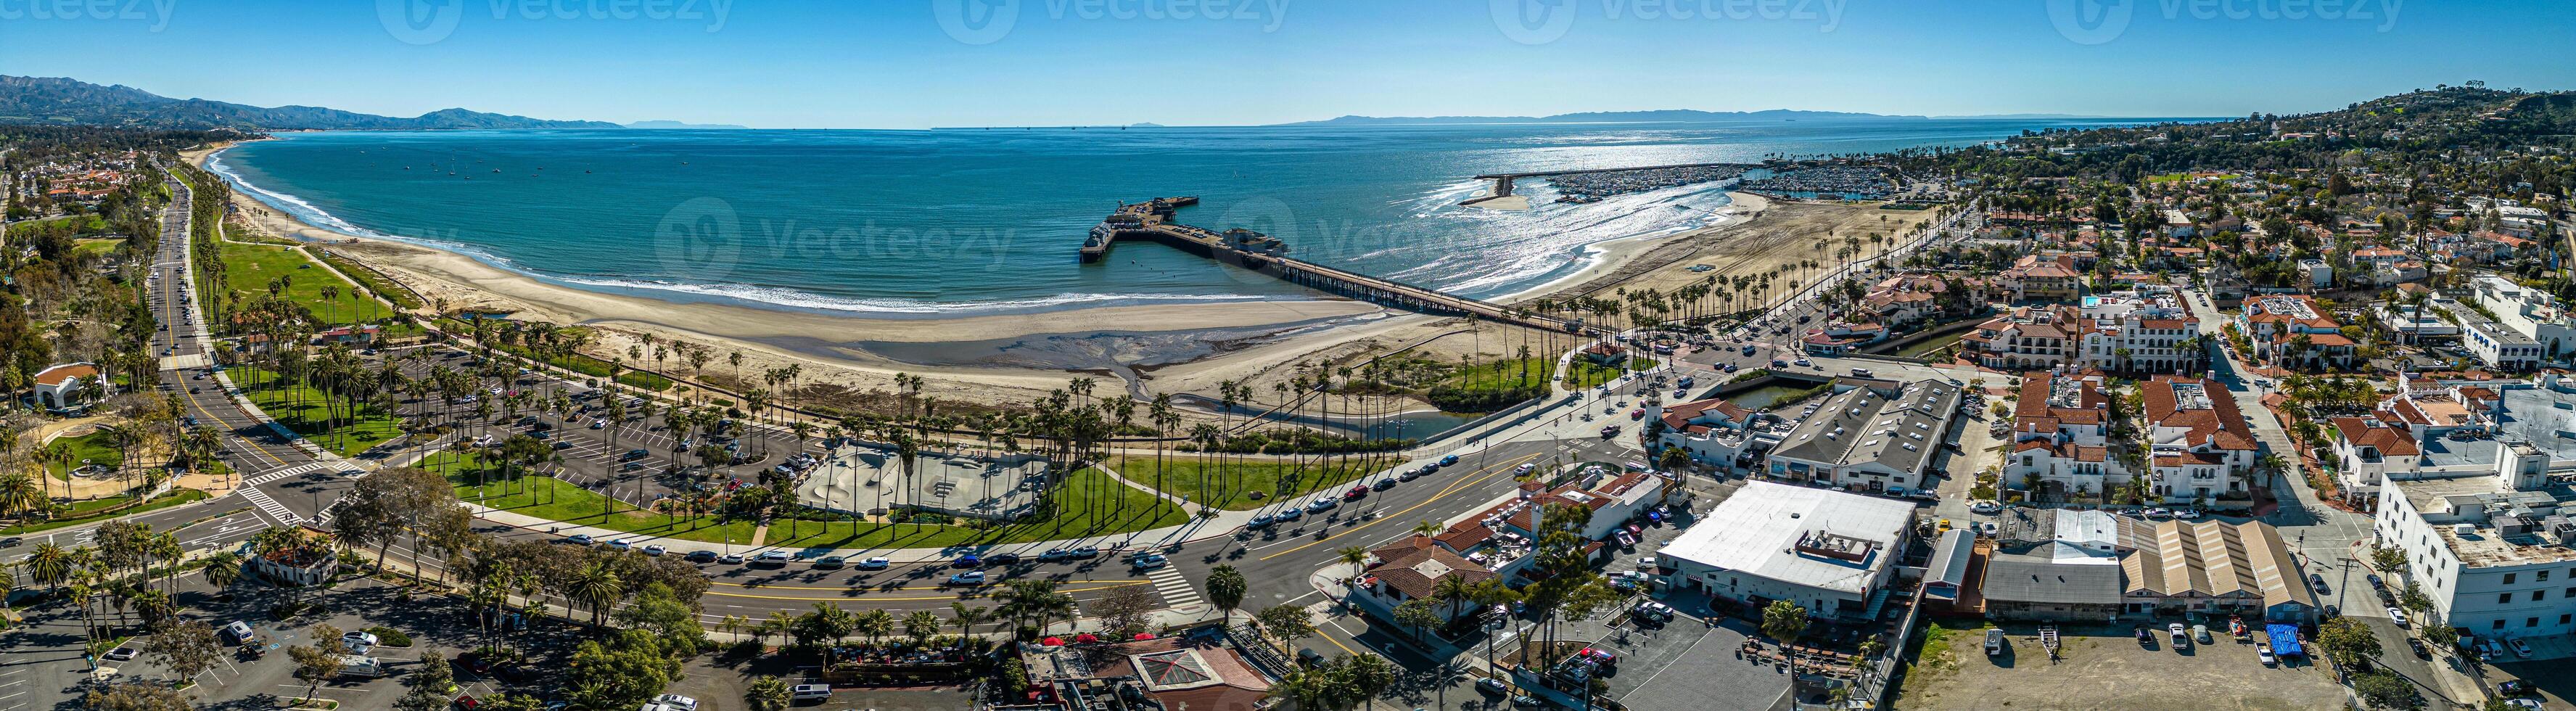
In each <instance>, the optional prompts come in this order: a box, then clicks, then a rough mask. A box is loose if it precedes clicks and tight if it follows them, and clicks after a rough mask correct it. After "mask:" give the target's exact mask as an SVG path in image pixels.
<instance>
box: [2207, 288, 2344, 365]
mask: <svg viewBox="0 0 2576 711" xmlns="http://www.w3.org/2000/svg"><path fill="white" fill-rule="evenodd" d="M2236 327H2237V328H2238V329H2241V330H2243V331H2244V333H2245V338H2246V340H2247V341H2248V342H2250V343H2251V344H2253V346H2254V355H2255V356H2257V357H2259V358H2261V359H2263V360H2265V361H2268V362H2271V363H2272V364H2274V365H2280V366H2284V367H2292V366H2297V367H2310V368H2337V369H2349V368H2351V367H2352V360H2353V354H2354V353H2355V352H2356V349H2357V347H2358V344H2355V343H2353V341H2352V339H2351V338H2349V337H2346V336H2344V335H2343V324H2340V323H2336V322H2335V320H2334V318H2333V317H2331V316H2329V315H2327V314H2326V313H2325V312H2324V310H2322V309H2319V308H2317V302H2316V300H2315V299H2313V298H2310V297H2308V296H2307V295H2305V294H2267V295H2263V296H2257V297H2254V298H2251V299H2246V300H2245V311H2244V312H2243V313H2241V314H2239V315H2237V317H2236Z"/></svg>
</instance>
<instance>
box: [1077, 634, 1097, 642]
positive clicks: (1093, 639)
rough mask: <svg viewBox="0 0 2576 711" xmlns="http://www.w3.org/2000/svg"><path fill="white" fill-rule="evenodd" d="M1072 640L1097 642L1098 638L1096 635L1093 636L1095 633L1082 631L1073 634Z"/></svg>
mask: <svg viewBox="0 0 2576 711" xmlns="http://www.w3.org/2000/svg"><path fill="white" fill-rule="evenodd" d="M1073 641H1076V642H1098V641H1100V638H1099V637H1098V636H1095V635H1093V634H1091V633H1089V632H1084V633H1082V634H1078V635H1074V636H1073Z"/></svg>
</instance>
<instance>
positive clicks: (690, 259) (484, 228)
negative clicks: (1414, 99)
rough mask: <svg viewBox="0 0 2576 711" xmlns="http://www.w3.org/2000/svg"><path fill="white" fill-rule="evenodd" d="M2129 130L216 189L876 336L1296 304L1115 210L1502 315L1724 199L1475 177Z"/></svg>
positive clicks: (278, 157) (1448, 147) (848, 138)
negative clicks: (1030, 316) (1176, 306)
mask: <svg viewBox="0 0 2576 711" xmlns="http://www.w3.org/2000/svg"><path fill="white" fill-rule="evenodd" d="M2106 123H2127V121H2043V120H1937V121H1871V122H1827V123H1816V122H1786V123H1762V124H1616V125H1477V126H1401V127H1260V128H1255V127H1247V128H1135V129H1127V130H1120V129H1116V128H1105V129H1104V128H1086V129H1081V130H1068V129H1061V128H1058V129H1039V130H1020V129H994V130H977V129H962V130H935V131H857V130H831V131H825V130H812V131H808V130H739V131H646V130H588V131H442V132H324V133H299V134H286V135H284V136H283V137H282V138H281V139H280V140H275V141H261V142H254V143H250V144H245V145H241V146H237V147H235V148H232V149H230V150H227V151H225V152H223V153H221V154H219V155H218V156H217V159H216V160H215V162H214V163H213V164H212V165H213V166H214V167H215V168H216V170H217V171H218V172H220V173H222V174H224V175H225V176H227V177H228V178H230V179H232V180H234V181H235V182H236V183H237V184H238V186H239V187H241V188H242V189H244V190H246V191H247V192H249V193H250V194H252V195H253V196H255V197H258V198H259V199H261V200H263V201H265V202H268V203H270V204H272V205H275V206H277V207H280V208H283V209H285V210H287V211H289V212H291V213H294V214H296V215H298V216H299V217H302V218H303V219H305V220H307V221H309V222H313V223H315V224H319V225H323V226H325V227H330V228H333V229H338V230H342V231H346V232H351V233H355V234H362V235H381V236H389V237H395V238H401V239H406V240H412V241H417V242H421V243H425V244H430V245H433V246H438V247H443V248H446V249H451V250H455V251H459V252H463V253H466V254H469V255H473V256H474V257H476V258H478V259H481V260H483V261H485V262H487V263H491V264H494V265H497V266H502V267H505V268H508V269H511V270H514V271H518V272H521V273H525V274H529V275H531V276H535V277H538V278H542V279H546V280H550V281H554V282H557V283H561V284H566V285H570V286H576V287H580V288H588V289H595V290H602V291H612V292H623V293H632V294H637V295H643V296H651V297H656V298H663V299H669V300H680V301H694V300H720V301H728V302H735V303H741V304H746V305H753V306H762V307H768V308H783V309H795V310H810V311H820V312H827V313H848V314H853V315H866V316H876V317H935V316H941V315H964V314H976V313H995V312H1008V311H1028V310H1043V309H1054V308H1066V307H1073V306H1090V305H1111V304H1139V303H1166V302H1189V301H1206V300H1247V299H1270V298H1302V297H1306V296H1311V294H1310V293H1307V292H1303V291H1301V290H1299V289H1297V288H1295V287H1291V286H1288V285H1285V284H1281V283H1277V282H1274V281H1272V280H1269V279H1267V278H1264V277H1260V276H1258V275H1253V274H1248V273H1244V272H1241V271H1240V270H1232V269H1229V268H1226V267H1220V266H1217V265H1214V264H1211V263H1208V262H1206V261H1204V260H1200V259H1198V258H1195V257H1190V256H1188V255H1184V254H1181V253H1179V252H1177V251H1173V250H1170V249H1167V248H1162V247H1158V246H1151V245H1134V246H1127V247H1121V248H1120V249H1119V250H1117V251H1116V252H1115V253H1113V255H1112V256H1111V257H1110V258H1109V259H1107V260H1104V261H1103V262H1101V263H1098V264H1091V265H1084V264H1079V263H1077V261H1076V259H1075V251H1074V250H1075V247H1076V246H1077V245H1079V244H1080V243H1081V241H1082V238H1083V236H1084V233H1085V232H1086V231H1087V230H1088V229H1089V228H1090V226H1091V225H1092V224H1094V223H1096V222H1098V221H1099V220H1100V218H1101V217H1102V216H1103V215H1106V214H1108V213H1109V212H1110V211H1111V210H1113V209H1114V208H1116V207H1117V204H1118V202H1119V201H1122V200H1124V201H1138V200H1143V199H1146V198H1151V197H1158V196H1173V195H1196V196H1199V197H1201V198H1202V200H1203V203H1202V204H1201V205H1200V206H1198V207H1193V208H1188V209H1185V210H1183V211H1181V213H1180V216H1181V219H1182V221H1184V222H1188V223H1190V224H1195V225H1199V226H1202V227H1210V228H1216V229H1225V228H1230V227H1245V228H1250V229H1256V230H1260V231H1263V232H1267V233H1270V234H1272V235H1274V236H1278V237H1280V238H1282V239H1285V240H1286V241H1287V242H1288V243H1289V245H1290V246H1291V249H1292V254H1293V255H1294V256H1297V257H1299V258H1302V259H1307V260H1311V261H1316V262H1321V263H1325V264H1331V265H1335V266H1339V267H1343V268H1348V269H1354V270H1357V271H1361V272H1365V273H1370V274H1376V275H1381V276H1389V277H1393V278H1397V279H1402V280H1406V281H1409V282H1413V283H1417V284H1423V285H1428V286H1434V287H1439V288H1445V289H1451V290H1455V291H1458V292H1461V293H1465V294H1468V295H1472V296H1480V297H1492V296H1499V295H1504V294H1509V293H1513V292H1517V291H1522V290H1526V289H1529V288H1533V287H1536V286H1539V285H1542V284H1545V283H1547V282H1549V281H1552V280H1555V279H1559V278H1562V277H1564V276H1566V275H1568V274H1570V273H1572V272H1574V271H1576V270H1579V269H1580V268H1581V267H1582V266H1583V265H1584V256H1585V254H1586V249H1585V245H1589V244H1592V243H1596V242H1600V241H1603V240H1609V239H1615V238H1620V237H1628V236H1635V235H1646V234H1659V233H1669V232H1675V231H1679V230H1685V229H1689V228H1691V227H1695V226H1698V225H1700V224H1704V223H1706V222H1707V221H1708V220H1710V219H1711V218H1712V216H1713V212H1712V210H1714V209H1716V208H1718V207H1720V206H1723V205H1724V204H1725V202H1726V200H1725V197H1724V195H1723V194H1722V192H1723V190H1722V189H1721V187H1720V186H1715V185H1697V186H1684V187H1679V188H1671V189H1666V190H1660V191H1655V192H1651V193H1644V194H1638V195H1629V196H1624V197H1620V198H1616V199H1611V200H1606V201H1603V202H1598V203H1591V204H1585V205H1570V204H1555V203H1551V202H1550V200H1551V199H1552V197H1553V191H1552V190H1550V189H1549V188H1548V187H1547V186H1546V185H1545V184H1544V183H1543V182H1537V181H1524V182H1523V183H1522V184H1521V192H1522V193H1523V194H1526V195H1529V196H1530V197H1531V198H1532V201H1533V203H1534V204H1535V205H1536V208H1535V209H1532V210H1529V211H1522V212H1502V211H1491V210H1481V209H1475V208H1465V207H1459V206H1457V203H1458V202H1459V201H1461V200H1465V199H1467V198H1470V197H1473V196H1475V195H1478V194H1480V193H1482V192H1483V191H1484V190H1485V189H1486V185H1485V184H1484V183H1482V182H1479V181H1475V180H1472V179H1471V176H1474V175H1477V174H1481V173H1494V172H1520V171H1532V170H1549V169H1567V168H1597V167H1617V166H1634V165H1655V164H1670V163H1692V162H1710V161H1742V162H1754V161H1758V160H1760V159H1762V158H1764V157H1767V156H1772V155H1775V154H1791V155H1815V154H1829V153H1860V152H1874V151H1887V150H1895V149H1899V148H1906V147H1912V146H1927V145H1953V146H1956V145H1968V144H1974V143H1978V142H1983V141H1990V140H1996V139H2000V138H2003V137H2006V136H2010V135H2014V134H2017V133H2020V132H2021V131H2024V130H2033V129H2044V128H2049V127H2062V126H2086V125H2102V124H2106Z"/></svg>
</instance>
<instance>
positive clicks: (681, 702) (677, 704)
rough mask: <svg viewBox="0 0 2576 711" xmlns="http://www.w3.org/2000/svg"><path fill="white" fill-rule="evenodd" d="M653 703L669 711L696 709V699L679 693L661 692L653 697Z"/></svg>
mask: <svg viewBox="0 0 2576 711" xmlns="http://www.w3.org/2000/svg"><path fill="white" fill-rule="evenodd" d="M653 703H656V704H661V705H662V708H666V709H670V710H671V711H698V700H697V699H692V698H689V697H686V696H681V695H679V694H663V695H661V696H656V697H653Z"/></svg>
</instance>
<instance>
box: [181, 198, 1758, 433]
mask: <svg viewBox="0 0 2576 711" xmlns="http://www.w3.org/2000/svg"><path fill="white" fill-rule="evenodd" d="M219 149H220V147H216V148H210V149H204V150H198V151H192V152H189V153H187V154H186V155H185V157H186V159H187V160H189V161H190V162H192V163H196V164H198V165H200V166H202V165H203V163H204V160H205V158H206V156H208V155H210V154H211V153H212V152H213V151H214V150H219ZM1733 197H1734V199H1735V200H1736V203H1735V204H1733V205H1730V206H1729V207H1727V208H1724V211H1725V213H1726V214H1725V215H1724V216H1723V217H1722V218H1721V219H1720V220H1718V223H1719V224H1716V225H1714V226H1711V227H1707V228H1702V229H1697V230H1692V231H1688V232H1682V233H1674V234H1664V235H1647V236H1641V237H1634V238H1628V239H1621V240H1613V241H1610V242H1605V243H1600V244H1596V245H1594V246H1592V247H1591V248H1590V249H1591V255H1590V257H1589V260H1590V261H1591V264H1590V265H1589V266H1588V267H1587V268H1585V269H1583V270H1581V271H1579V272H1577V273H1575V274H1572V275H1569V276H1568V277H1566V278H1564V279H1560V280H1558V281H1556V282H1554V283H1551V284H1548V285H1546V286H1542V287H1540V288H1537V289H1533V290H1530V291H1528V292H1524V293H1522V294H1517V295H1514V296H1512V297H1508V298H1506V299H1504V300H1506V301H1515V300H1523V299H1530V298H1537V297H1539V296H1543V295H1547V294H1551V293H1556V292H1558V291H1561V290H1564V289H1567V288H1570V287H1575V286H1579V285H1586V284H1590V283H1593V282H1598V281H1600V280H1602V279H1606V278H1624V277H1622V276H1620V275H1621V274H1622V273H1623V272H1622V270H1623V269H1629V268H1631V265H1633V264H1634V263H1636V262H1637V261H1638V260H1639V258H1640V257H1642V256H1646V255H1649V254H1650V253H1654V252H1656V251H1657V250H1658V249H1659V248H1669V247H1670V246H1672V245H1691V246H1692V247H1693V248H1694V249H1696V248H1698V247H1699V246H1704V245H1705V244H1706V243H1709V242H1712V241H1721V240H1722V239H1723V238H1724V236H1725V235H1727V234H1730V233H1731V232H1732V231H1734V230H1735V229H1736V228H1737V227H1740V226H1742V225H1743V224H1745V223H1746V222H1748V221H1751V220H1753V219H1754V218H1755V217H1756V216H1758V215H1760V214H1761V212H1762V211H1763V209H1764V208H1765V206H1766V203H1765V202H1764V201H1763V200H1762V198H1760V197H1758V196H1751V195H1744V194H1741V193H1738V194H1734V196H1733ZM233 202H234V204H235V207H236V211H237V212H236V215H235V217H234V220H233V223H234V224H236V225H239V226H243V227H247V228H249V229H250V230H253V231H255V232H259V233H266V234H268V235H273V236H278V237H286V238H291V239H296V240H300V241H305V242H314V243H323V244H325V245H327V246H328V248H329V249H331V250H332V251H334V252H336V253H339V254H341V255H343V256H346V257H349V258H351V259H355V260H357V261H360V262H362V263H364V264H366V265H368V266H371V267H374V268H376V269H379V270H382V271H384V272H385V273H386V274H388V275H390V276H392V277H393V278H394V279H395V280H396V281H398V282H401V283H402V284H404V285H405V286H408V287H410V288H411V289H413V290H414V291H417V292H419V293H420V294H421V295H422V296H424V297H426V298H427V299H428V300H430V301H431V302H432V303H433V304H434V305H435V306H437V307H443V309H444V310H446V311H448V312H454V311H457V310H469V309H470V310H481V311H493V312H506V313H508V314H510V315H511V317H512V318H519V319H528V320H535V321H545V322H551V323H555V324H559V325H582V326H589V327H592V328H594V329H596V330H598V331H599V335H600V337H599V338H598V339H597V342H596V343H595V344H594V345H593V346H591V350H592V351H593V352H594V353H595V354H619V353H624V352H625V351H626V350H627V347H628V346H629V345H630V344H632V343H634V342H636V340H637V339H638V337H639V334H647V333H649V334H652V335H653V336H655V337H656V338H659V339H664V340H670V339H677V340H680V341H686V342H692V343H697V344H701V345H707V346H710V347H712V348H713V349H714V350H715V352H716V354H717V357H716V362H715V363H712V364H710V365H709V366H708V367H707V369H706V372H704V373H690V372H687V371H685V370H683V369H682V366H679V365H678V364H677V361H676V360H675V361H673V363H672V369H673V370H675V371H679V372H676V373H674V374H676V375H680V376H683V377H690V378H692V379H699V380H703V381H706V382H710V383H712V384H715V385H718V386H723V387H729V388H738V387H740V386H743V385H746V384H745V383H739V382H736V381H735V379H734V378H733V377H732V376H731V375H730V374H731V372H732V371H733V370H734V369H733V368H731V367H730V366H728V365H726V364H725V355H726V354H727V353H729V352H731V351H737V350H738V351H740V352H742V353H743V354H744V357H745V363H744V366H743V368H742V369H741V370H742V371H743V372H744V373H747V374H755V378H754V379H755V380H756V374H757V373H759V372H762V371H765V370H767V369H768V368H773V367H779V366H782V365H785V364H790V363H799V364H804V365H805V368H804V369H805V370H806V371H807V375H806V377H805V380H806V381H807V382H810V383H812V384H813V385H812V386H809V388H808V389H809V391H813V392H816V393H821V395H819V396H817V397H816V399H815V402H814V404H834V405H839V406H844V407H848V406H861V407H864V406H866V405H867V404H868V401H869V400H871V399H874V398H876V397H883V395H884V394H885V393H890V392H892V391H893V389H894V375H895V374H897V373H906V374H912V375H921V376H925V378H926V379H927V380H928V382H927V384H926V386H925V388H924V394H925V395H929V396H933V397H937V398H939V399H941V400H943V401H947V402H953V403H973V404H978V405H987V406H1008V405H1015V404H1021V403H1026V402H1030V401H1032V400H1034V399H1037V398H1038V397H1041V396H1043V394H1044V393H1045V391H1047V390H1049V389H1052V388H1058V387H1062V386H1063V385H1064V383H1065V382H1066V381H1067V380H1068V379H1070V378H1074V377H1085V376H1107V377H1106V378H1104V379H1126V380H1129V381H1130V384H1129V387H1128V388H1127V389H1128V390H1129V391H1130V392H1131V393H1133V394H1136V395H1138V396H1140V397H1150V396H1151V395H1153V394H1155V393H1166V392H1168V393H1188V392H1213V391H1214V390H1215V389H1216V385H1217V384H1218V383H1219V382H1221V381H1228V380H1231V381H1237V382H1246V383H1253V384H1255V386H1256V387H1259V388H1262V390H1261V391H1263V392H1267V391H1268V386H1267V385H1266V384H1265V383H1267V382H1268V381H1270V380H1275V379H1284V378H1286V377H1289V375H1288V373H1291V372H1293V367H1294V366H1297V365H1307V366H1310V367H1311V366H1314V365H1318V364H1323V363H1343V362H1349V361H1352V360H1365V359H1366V358H1367V357H1369V356H1371V355H1373V354H1378V353H1384V352H1388V351H1392V350H1395V349H1398V348H1403V347H1407V346H1414V347H1417V348H1418V349H1419V350H1420V352H1423V353H1427V354H1431V355H1435V356H1436V357H1440V358H1443V359H1455V358H1457V357H1458V356H1460V355H1475V356H1481V357H1501V356H1504V355H1507V354H1508V353H1510V352H1511V350H1512V345H1516V343H1517V342H1516V341H1515V340H1514V339H1513V338H1511V337H1510V336H1509V335H1508V334H1509V333H1510V332H1511V331H1514V330H1515V329H1511V328H1509V327H1504V326H1497V325H1494V324H1482V325H1480V326H1478V327H1477V328H1476V329H1475V331H1473V332H1468V331H1466V330H1464V329H1466V327H1467V325H1468V324H1467V323H1466V321H1465V320H1463V319H1452V318H1443V317H1433V316H1425V315H1421V314H1415V313H1411V312H1405V311H1398V310H1391V309H1385V308H1382V307H1378V306H1376V305H1372V304H1367V303H1363V302H1357V301H1352V300H1347V299H1339V298H1329V297H1319V298H1316V299H1312V300H1280V301H1254V302H1235V303H1207V304H1185V305H1142V306H1107V307H1094V308H1083V309H1074V310H1062V311H1048V312H1040V313H1022V314H999V315H983V316H968V317H958V318H944V319H912V318H906V319H883V318H866V317H859V316H852V315H840V314H829V313H819V312H800V311H787V310H775V309H761V308H752V307H746V306H738V305H733V304H725V303H715V302H695V303H679V302H672V301H666V300H662V299H656V298H650V297H646V296H637V295H629V294H618V293H607V292H601V291H593V290H588V289H580V288H573V287H570V286H564V285H560V284H555V283H550V282H547V281H545V280H541V279H537V278H533V277H530V276H527V275H524V274H519V273H516V272H512V271H508V270H504V269H501V268H498V267H494V266H492V265H489V264H485V263H483V262H480V261H477V260H475V259H474V258H472V257H469V256H466V255H463V254H458V253H455V252H448V251H444V250H438V249H432V248H429V247H424V246H419V245H415V244H410V243H405V242H398V241H392V240H383V239H370V238H362V237H358V236H354V235H349V234H344V233H341V232H336V231H332V230H328V229H324V228H321V227H317V226H314V225H311V224H307V223H304V222H302V221H300V220H298V219H296V218H295V217H293V216H291V215H289V214H286V213H284V212H282V211H279V210H277V209H275V208H272V207H270V206H268V205H267V204H266V203H263V202H260V201H258V200H256V199H254V198H251V197H249V196H247V195H243V194H240V193H238V192H237V193H235V194H234V195H233ZM433 310H435V308H434V309H433ZM423 315H427V314H426V313H424V314H423ZM1444 334H1451V335H1444ZM1104 384H1106V385H1111V386H1112V387H1115V384H1114V383H1104ZM748 385H753V386H757V385H759V383H757V382H753V383H748ZM871 393H874V395H871Z"/></svg>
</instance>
